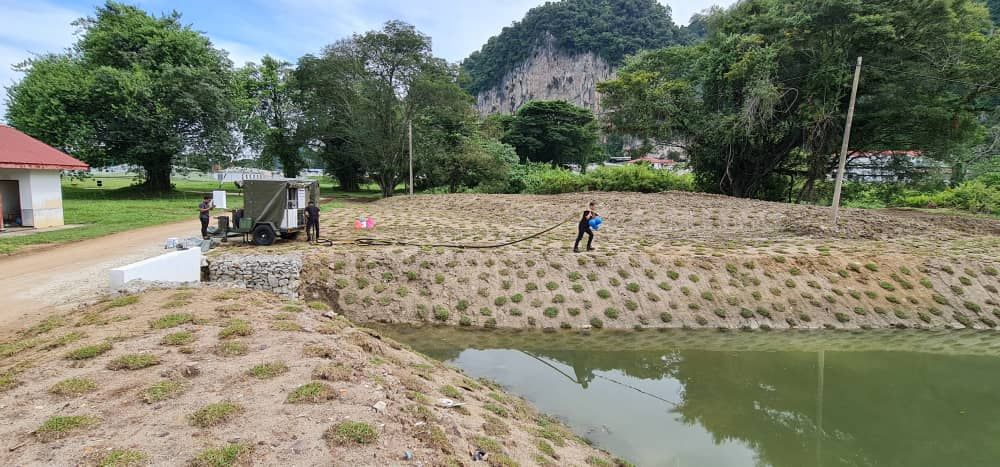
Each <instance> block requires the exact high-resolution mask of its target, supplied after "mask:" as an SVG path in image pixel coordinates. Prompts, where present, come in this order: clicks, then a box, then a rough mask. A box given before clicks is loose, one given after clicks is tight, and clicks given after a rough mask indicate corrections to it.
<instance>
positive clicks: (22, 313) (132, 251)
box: [0, 220, 198, 330]
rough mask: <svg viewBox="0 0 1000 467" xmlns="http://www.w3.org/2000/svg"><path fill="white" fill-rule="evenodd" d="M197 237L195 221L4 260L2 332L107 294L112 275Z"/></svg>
mask: <svg viewBox="0 0 1000 467" xmlns="http://www.w3.org/2000/svg"><path fill="white" fill-rule="evenodd" d="M191 235H198V223H197V222H196V221H193V220H192V221H184V222H178V223H172V224H164V225H158V226H153V227H147V228H143V229H136V230H130V231H127V232H121V233H117V234H114V235H109V236H107V237H100V238H95V239H91V240H84V241H80V242H76V243H69V244H66V245H61V246H57V247H54V248H49V249H45V250H40V251H37V252H32V253H25V254H20V255H14V256H11V257H6V258H0V297H2V298H0V303H2V305H0V329H3V330H7V329H9V328H10V327H11V326H18V325H19V323H23V322H26V321H34V320H37V318H38V317H40V316H43V315H45V314H47V313H49V312H51V311H52V310H65V309H70V308H73V307H75V306H77V305H79V304H81V303H87V302H90V301H92V300H94V299H95V298H97V297H99V296H100V295H101V294H103V293H105V292H106V291H107V286H108V270H109V269H111V268H116V267H118V266H122V265H124V264H129V263H133V262H136V261H140V260H143V259H145V258H149V257H152V256H155V255H157V254H160V253H163V242H164V240H165V239H166V238H168V237H188V236H191Z"/></svg>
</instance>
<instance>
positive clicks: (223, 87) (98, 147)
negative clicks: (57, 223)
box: [7, 1, 235, 191]
mask: <svg viewBox="0 0 1000 467" xmlns="http://www.w3.org/2000/svg"><path fill="white" fill-rule="evenodd" d="M74 25H75V26H77V27H78V28H79V29H80V38H79V40H78V41H77V42H76V44H74V46H73V48H72V49H71V51H70V52H67V53H65V54H59V55H49V56H44V57H40V58H38V59H34V60H30V61H28V62H25V63H24V64H22V65H21V66H20V67H19V69H20V71H23V72H24V73H25V78H24V79H23V80H22V81H21V82H20V83H18V84H16V85H14V86H12V87H10V88H9V89H8V90H7V93H8V97H9V101H10V106H9V108H8V111H7V120H8V121H9V122H11V124H12V125H13V126H15V127H17V128H19V129H21V130H22V131H25V132H26V133H28V134H30V135H32V136H35V137H37V138H39V139H41V140H42V141H45V142H47V143H50V144H53V145H55V146H57V147H60V148H63V149H66V150H68V151H70V152H73V153H75V154H79V155H80V156H81V157H83V158H84V159H85V160H87V161H88V162H90V163H92V164H94V165H104V164H109V163H127V164H134V165H138V166H141V167H142V168H143V171H144V173H145V183H144V186H145V187H146V188H147V189H149V190H153V191H167V190H170V189H171V186H170V172H171V168H172V165H173V162H174V161H175V159H176V158H177V157H179V156H184V157H196V158H202V159H204V160H216V159H220V158H225V157H229V156H231V155H232V154H233V152H234V150H235V149H234V148H235V147H234V144H233V143H234V141H233V138H232V133H233V130H234V128H233V125H232V122H233V121H234V118H233V111H234V92H233V87H232V84H233V83H232V79H231V78H232V64H231V62H230V61H229V59H228V58H227V57H226V54H225V52H222V51H220V50H218V49H215V48H214V47H212V43H211V42H210V41H209V40H208V38H207V37H205V36H204V35H203V34H200V33H198V32H197V31H195V30H193V29H191V28H190V27H189V26H184V25H183V24H182V23H181V21H180V14H178V13H176V12H174V13H171V14H169V15H165V16H161V17H159V18H156V17H152V16H150V15H148V14H146V13H145V12H144V11H142V10H140V9H139V8H136V7H133V6H128V5H124V4H121V3H116V2H111V1H109V2H107V3H106V4H104V6H101V7H99V8H97V11H96V14H95V16H93V17H88V18H83V19H80V20H78V21H77V22H75V23H74ZM49 112H51V114H49V115H46V114H48V113H49Z"/></svg>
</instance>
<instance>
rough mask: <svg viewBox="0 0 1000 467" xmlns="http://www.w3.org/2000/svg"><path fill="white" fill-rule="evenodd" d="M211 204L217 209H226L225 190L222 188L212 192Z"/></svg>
mask: <svg viewBox="0 0 1000 467" xmlns="http://www.w3.org/2000/svg"><path fill="white" fill-rule="evenodd" d="M212 204H214V205H215V207H217V208H219V209H228V208H227V207H226V192H225V191H223V190H216V191H213V192H212Z"/></svg>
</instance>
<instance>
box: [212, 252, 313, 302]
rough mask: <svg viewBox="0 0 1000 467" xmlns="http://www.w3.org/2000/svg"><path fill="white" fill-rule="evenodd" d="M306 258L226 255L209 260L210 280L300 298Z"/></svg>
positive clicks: (296, 256) (294, 256) (295, 256)
mask: <svg viewBox="0 0 1000 467" xmlns="http://www.w3.org/2000/svg"><path fill="white" fill-rule="evenodd" d="M301 274H302V258H301V257H299V256H298V255H222V256H218V257H215V258H209V259H208V279H209V281H211V282H218V283H224V284H231V285H235V286H238V287H245V288H248V289H253V290H263V291H267V292H271V293H274V294H277V295H280V296H282V297H285V298H298V293H299V278H300V276H301Z"/></svg>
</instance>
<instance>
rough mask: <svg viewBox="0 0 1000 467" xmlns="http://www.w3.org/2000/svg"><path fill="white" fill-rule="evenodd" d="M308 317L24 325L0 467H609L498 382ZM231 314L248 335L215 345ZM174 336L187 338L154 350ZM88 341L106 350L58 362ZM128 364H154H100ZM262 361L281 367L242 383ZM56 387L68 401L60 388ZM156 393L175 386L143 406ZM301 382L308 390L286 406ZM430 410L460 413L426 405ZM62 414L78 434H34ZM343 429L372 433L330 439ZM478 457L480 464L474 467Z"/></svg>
mask: <svg viewBox="0 0 1000 467" xmlns="http://www.w3.org/2000/svg"><path fill="white" fill-rule="evenodd" d="M316 306H319V305H314V304H310V306H307V305H306V304H303V303H295V302H285V301H282V300H280V299H278V298H277V297H274V296H270V295H267V294H263V293H256V292H246V291H241V290H236V289H229V290H223V289H210V288H198V289H191V290H182V291H151V292H146V293H144V294H142V295H138V296H134V297H132V298H130V299H128V300H125V299H119V300H118V301H114V302H112V301H106V302H102V303H98V304H95V305H93V306H91V307H89V308H87V309H81V310H77V311H74V312H71V313H68V314H65V315H58V316H54V317H52V318H50V319H49V320H47V321H46V322H44V323H41V324H37V325H35V326H32V327H30V328H25V329H23V330H22V331H21V332H20V333H19V339H18V340H16V341H8V342H7V343H5V344H4V345H3V346H0V349H2V351H0V416H2V418H3V420H4V421H5V422H4V423H3V424H0V465H19V466H29V465H30V466H34V465H54V466H71V465H97V464H99V463H100V465H125V464H124V463H120V464H111V463H101V462H102V461H106V458H107V456H109V455H111V454H112V453H114V452H115V451H116V450H118V451H119V452H121V450H128V451H130V452H132V453H133V455H136V456H140V459H141V462H139V463H136V464H128V465H145V464H150V465H199V466H200V465H295V466H313V465H316V466H319V465H322V466H329V465H335V466H353V465H364V466H369V465H371V466H383V465H422V466H431V465H434V466H443V465H453V466H462V465H466V466H476V465H479V466H484V467H485V466H501V465H502V466H508V467H509V466H515V465H585V464H592V465H613V464H611V463H610V462H611V459H610V458H609V456H608V455H607V454H605V453H602V452H600V451H598V450H596V449H594V448H592V447H590V446H588V445H587V444H585V443H584V442H583V441H582V440H580V439H578V438H577V437H576V436H574V435H572V434H571V433H569V431H568V429H567V428H565V427H564V426H563V425H561V424H559V423H558V422H556V421H554V420H551V419H549V418H547V417H544V416H541V415H539V414H538V413H537V412H536V411H535V410H534V409H532V408H531V407H530V406H529V405H528V404H527V403H526V402H524V401H523V400H522V399H520V398H517V397H515V396H511V395H509V394H507V393H505V392H504V391H503V390H502V389H501V388H499V386H496V385H494V384H493V383H491V382H488V381H483V380H479V381H473V380H472V379H470V378H468V377H465V376H464V375H463V374H462V373H460V372H459V371H457V370H455V369H451V368H448V367H445V366H444V365H442V364H441V363H440V362H437V361H434V360H431V359H429V358H427V357H424V356H422V355H419V354H417V353H415V352H412V351H410V350H408V349H407V348H405V347H403V346H402V345H400V344H398V343H396V342H394V341H392V340H391V339H388V338H384V337H382V336H380V335H379V334H378V333H375V332H374V331H367V330H362V329H359V328H355V327H354V326H353V325H351V324H350V323H349V322H347V321H346V320H344V319H342V318H332V319H331V318H327V317H325V316H323V313H325V311H324V310H320V309H315V308H314V307H316ZM168 315H169V316H170V317H172V318H173V319H172V320H171V321H160V320H161V319H162V318H164V317H167V316H168ZM234 318H239V319H240V320H243V321H244V322H245V325H246V328H245V329H243V330H241V331H240V332H237V333H235V334H234V335H229V336H227V335H226V334H225V333H224V330H225V329H226V327H227V326H230V325H231V324H232V320H233V319H234ZM177 333H185V334H183V336H184V337H185V339H184V340H183V341H181V340H174V341H169V342H168V341H165V338H166V336H168V335H171V336H174V337H176V336H177ZM97 344H104V345H106V346H107V347H106V351H105V352H104V353H100V354H99V355H96V356H92V357H91V358H80V359H71V358H69V354H70V353H71V352H74V351H76V350H78V349H81V348H84V347H85V346H92V345H97ZM12 346H13V347H12ZM223 349H227V350H228V352H223V351H222V350H223ZM137 354H139V355H148V356H152V357H154V358H155V361H154V362H152V363H153V364H152V365H150V366H146V367H142V368H138V367H136V368H133V369H121V368H118V367H116V366H115V365H114V363H113V362H114V361H116V359H119V358H120V357H123V356H127V355H137ZM264 363H271V364H276V365H274V366H275V367H277V366H280V367H281V370H277V371H274V372H272V373H270V374H260V373H258V374H256V375H255V374H251V373H249V372H248V370H250V369H251V368H253V367H255V366H257V365H260V364H264ZM192 369H193V370H192ZM70 378H75V379H76V380H75V381H76V382H77V383H78V385H77V387H78V388H81V387H82V389H80V390H79V391H75V392H69V393H68V392H67V391H60V390H59V386H57V384H59V383H60V382H64V381H66V380H67V379H70ZM81 381H84V386H80V385H79V383H80V382H81ZM87 383H89V384H87ZM156 384H160V385H164V384H170V385H173V387H174V389H175V390H174V391H164V392H161V393H159V394H160V395H162V396H163V397H162V398H157V399H155V400H153V399H150V398H149V397H148V393H147V390H148V389H150V388H152V387H153V386H154V385H156ZM306 384H312V385H315V386H314V387H319V388H322V392H317V393H316V396H317V397H315V398H310V399H305V400H302V399H299V400H296V399H294V398H293V399H290V396H291V395H292V394H294V393H295V392H296V390H297V388H300V387H301V386H303V385H306ZM161 387H162V386H161ZM442 398H449V399H451V400H452V401H454V402H457V403H459V404H461V405H460V406H459V407H451V408H444V407H440V406H439V405H440V402H439V400H440V399H442ZM220 402H229V403H231V404H232V407H231V408H232V409H233V410H232V412H231V413H230V414H229V415H228V416H227V417H222V418H220V419H218V420H215V421H214V423H202V424H199V423H196V420H195V419H194V418H193V417H194V415H195V414H196V412H198V411H199V410H200V409H202V408H204V407H206V406H208V405H209V404H217V403H220ZM75 416H83V417H88V418H87V419H85V420H86V422H87V423H86V424H85V426H79V427H76V428H72V429H70V428H69V427H67V426H66V425H63V426H62V427H63V428H66V429H65V430H57V431H53V430H45V429H42V428H41V427H43V425H44V424H45V423H46V421H47V420H53V419H52V418H51V417H75ZM55 420H60V419H55ZM61 420H64V421H65V420H66V419H61ZM202 420H205V419H204V418H203V419H202ZM344 422H351V423H364V424H366V426H367V427H369V428H371V429H373V430H374V431H375V432H376V434H374V435H372V436H371V437H369V438H365V439H360V440H359V439H355V440H342V439H338V438H337V437H335V436H333V437H332V436H331V435H330V434H328V430H330V429H331V428H333V427H337V426H339V425H341V424H342V423H344ZM49 426H52V422H51V421H50V424H49ZM331 438H332V439H331ZM227 445H235V446H237V447H238V448H234V449H238V450H239V451H240V454H239V455H237V456H234V458H231V459H229V460H230V461H231V462H219V463H209V462H202V463H199V462H196V461H195V460H196V459H198V458H199V456H203V455H206V454H205V451H206V450H209V449H213V448H218V447H224V446H227ZM477 448H481V449H483V450H485V451H486V452H487V453H488V454H489V456H488V457H487V460H486V461H479V462H473V461H472V457H471V456H470V455H469V454H468V453H469V452H470V451H471V450H474V449H477ZM407 451H409V452H410V453H411V459H410V460H403V459H404V456H405V453H406V452H407ZM234 452H235V451H234ZM588 458H593V459H591V460H590V461H589V462H588V460H587V459H588ZM594 459H597V460H594ZM599 461H600V462H599Z"/></svg>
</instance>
